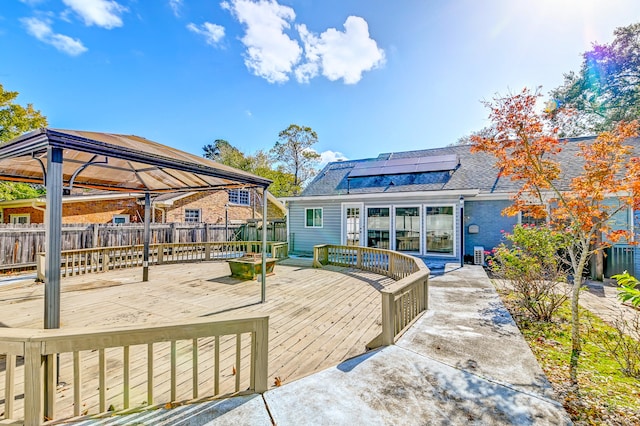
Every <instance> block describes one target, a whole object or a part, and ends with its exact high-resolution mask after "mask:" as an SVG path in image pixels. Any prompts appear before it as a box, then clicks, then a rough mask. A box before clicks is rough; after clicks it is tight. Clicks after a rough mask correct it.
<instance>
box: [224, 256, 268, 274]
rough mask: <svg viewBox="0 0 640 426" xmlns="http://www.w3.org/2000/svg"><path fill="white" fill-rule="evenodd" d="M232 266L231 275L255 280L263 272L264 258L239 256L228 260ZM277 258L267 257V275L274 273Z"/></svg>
mask: <svg viewBox="0 0 640 426" xmlns="http://www.w3.org/2000/svg"><path fill="white" fill-rule="evenodd" d="M227 263H229V267H230V268H231V276H232V277H234V278H238V279H241V280H255V279H256V278H257V277H258V275H261V274H262V259H261V258H256V257H239V258H237V259H229V260H227ZM275 264H276V259H267V266H266V268H267V275H273V273H274V272H273V268H274V266H275Z"/></svg>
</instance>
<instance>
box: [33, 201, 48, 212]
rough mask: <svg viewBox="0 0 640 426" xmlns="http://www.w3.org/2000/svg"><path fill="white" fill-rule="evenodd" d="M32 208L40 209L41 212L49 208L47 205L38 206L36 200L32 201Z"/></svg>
mask: <svg viewBox="0 0 640 426" xmlns="http://www.w3.org/2000/svg"><path fill="white" fill-rule="evenodd" d="M31 208H33V209H34V210H40V211H41V212H46V211H47V209H46V208H45V207H39V206H36V201H35V200H33V201H31Z"/></svg>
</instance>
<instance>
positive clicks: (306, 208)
mask: <svg viewBox="0 0 640 426" xmlns="http://www.w3.org/2000/svg"><path fill="white" fill-rule="evenodd" d="M309 210H314V213H313V224H312V225H311V226H309V222H308V221H307V214H308V213H307V212H308V211H309ZM315 210H320V225H315V217H316V215H315ZM304 227H305V228H324V207H305V209H304Z"/></svg>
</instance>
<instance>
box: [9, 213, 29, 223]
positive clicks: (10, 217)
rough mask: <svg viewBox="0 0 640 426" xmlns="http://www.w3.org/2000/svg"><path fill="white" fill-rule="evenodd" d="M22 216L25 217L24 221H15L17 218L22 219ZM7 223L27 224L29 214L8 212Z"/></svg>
mask: <svg viewBox="0 0 640 426" xmlns="http://www.w3.org/2000/svg"><path fill="white" fill-rule="evenodd" d="M24 218H26V219H27V220H26V222H19V221H17V220H19V219H24ZM16 219H17V220H16ZM9 223H11V224H14V225H29V224H30V223H31V214H30V213H19V214H10V215H9Z"/></svg>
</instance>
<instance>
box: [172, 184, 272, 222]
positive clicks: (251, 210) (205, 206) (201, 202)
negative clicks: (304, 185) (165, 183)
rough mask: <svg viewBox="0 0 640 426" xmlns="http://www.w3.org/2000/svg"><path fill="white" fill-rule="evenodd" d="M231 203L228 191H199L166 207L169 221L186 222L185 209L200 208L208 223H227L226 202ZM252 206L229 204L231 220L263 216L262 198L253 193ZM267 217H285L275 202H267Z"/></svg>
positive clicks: (201, 216)
mask: <svg viewBox="0 0 640 426" xmlns="http://www.w3.org/2000/svg"><path fill="white" fill-rule="evenodd" d="M228 203H229V194H228V193H227V191H209V192H199V193H197V194H194V195H191V196H189V197H185V198H182V199H180V200H178V201H176V202H175V203H174V204H173V205H172V206H171V207H169V208H167V209H166V212H167V213H166V221H167V222H184V221H185V219H184V218H185V210H189V209H193V210H200V220H201V221H202V222H206V223H214V224H216V223H217V224H224V223H225V204H228ZM251 204H252V205H251V206H241V205H237V204H229V207H228V214H229V221H246V220H248V219H257V218H262V202H261V199H258V197H256V196H255V193H252V194H251ZM267 217H268V218H270V219H275V218H278V219H280V218H283V217H284V215H283V213H282V211H281V210H280V209H278V208H277V207H276V206H275V205H273V203H271V202H269V203H268V204H267Z"/></svg>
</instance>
